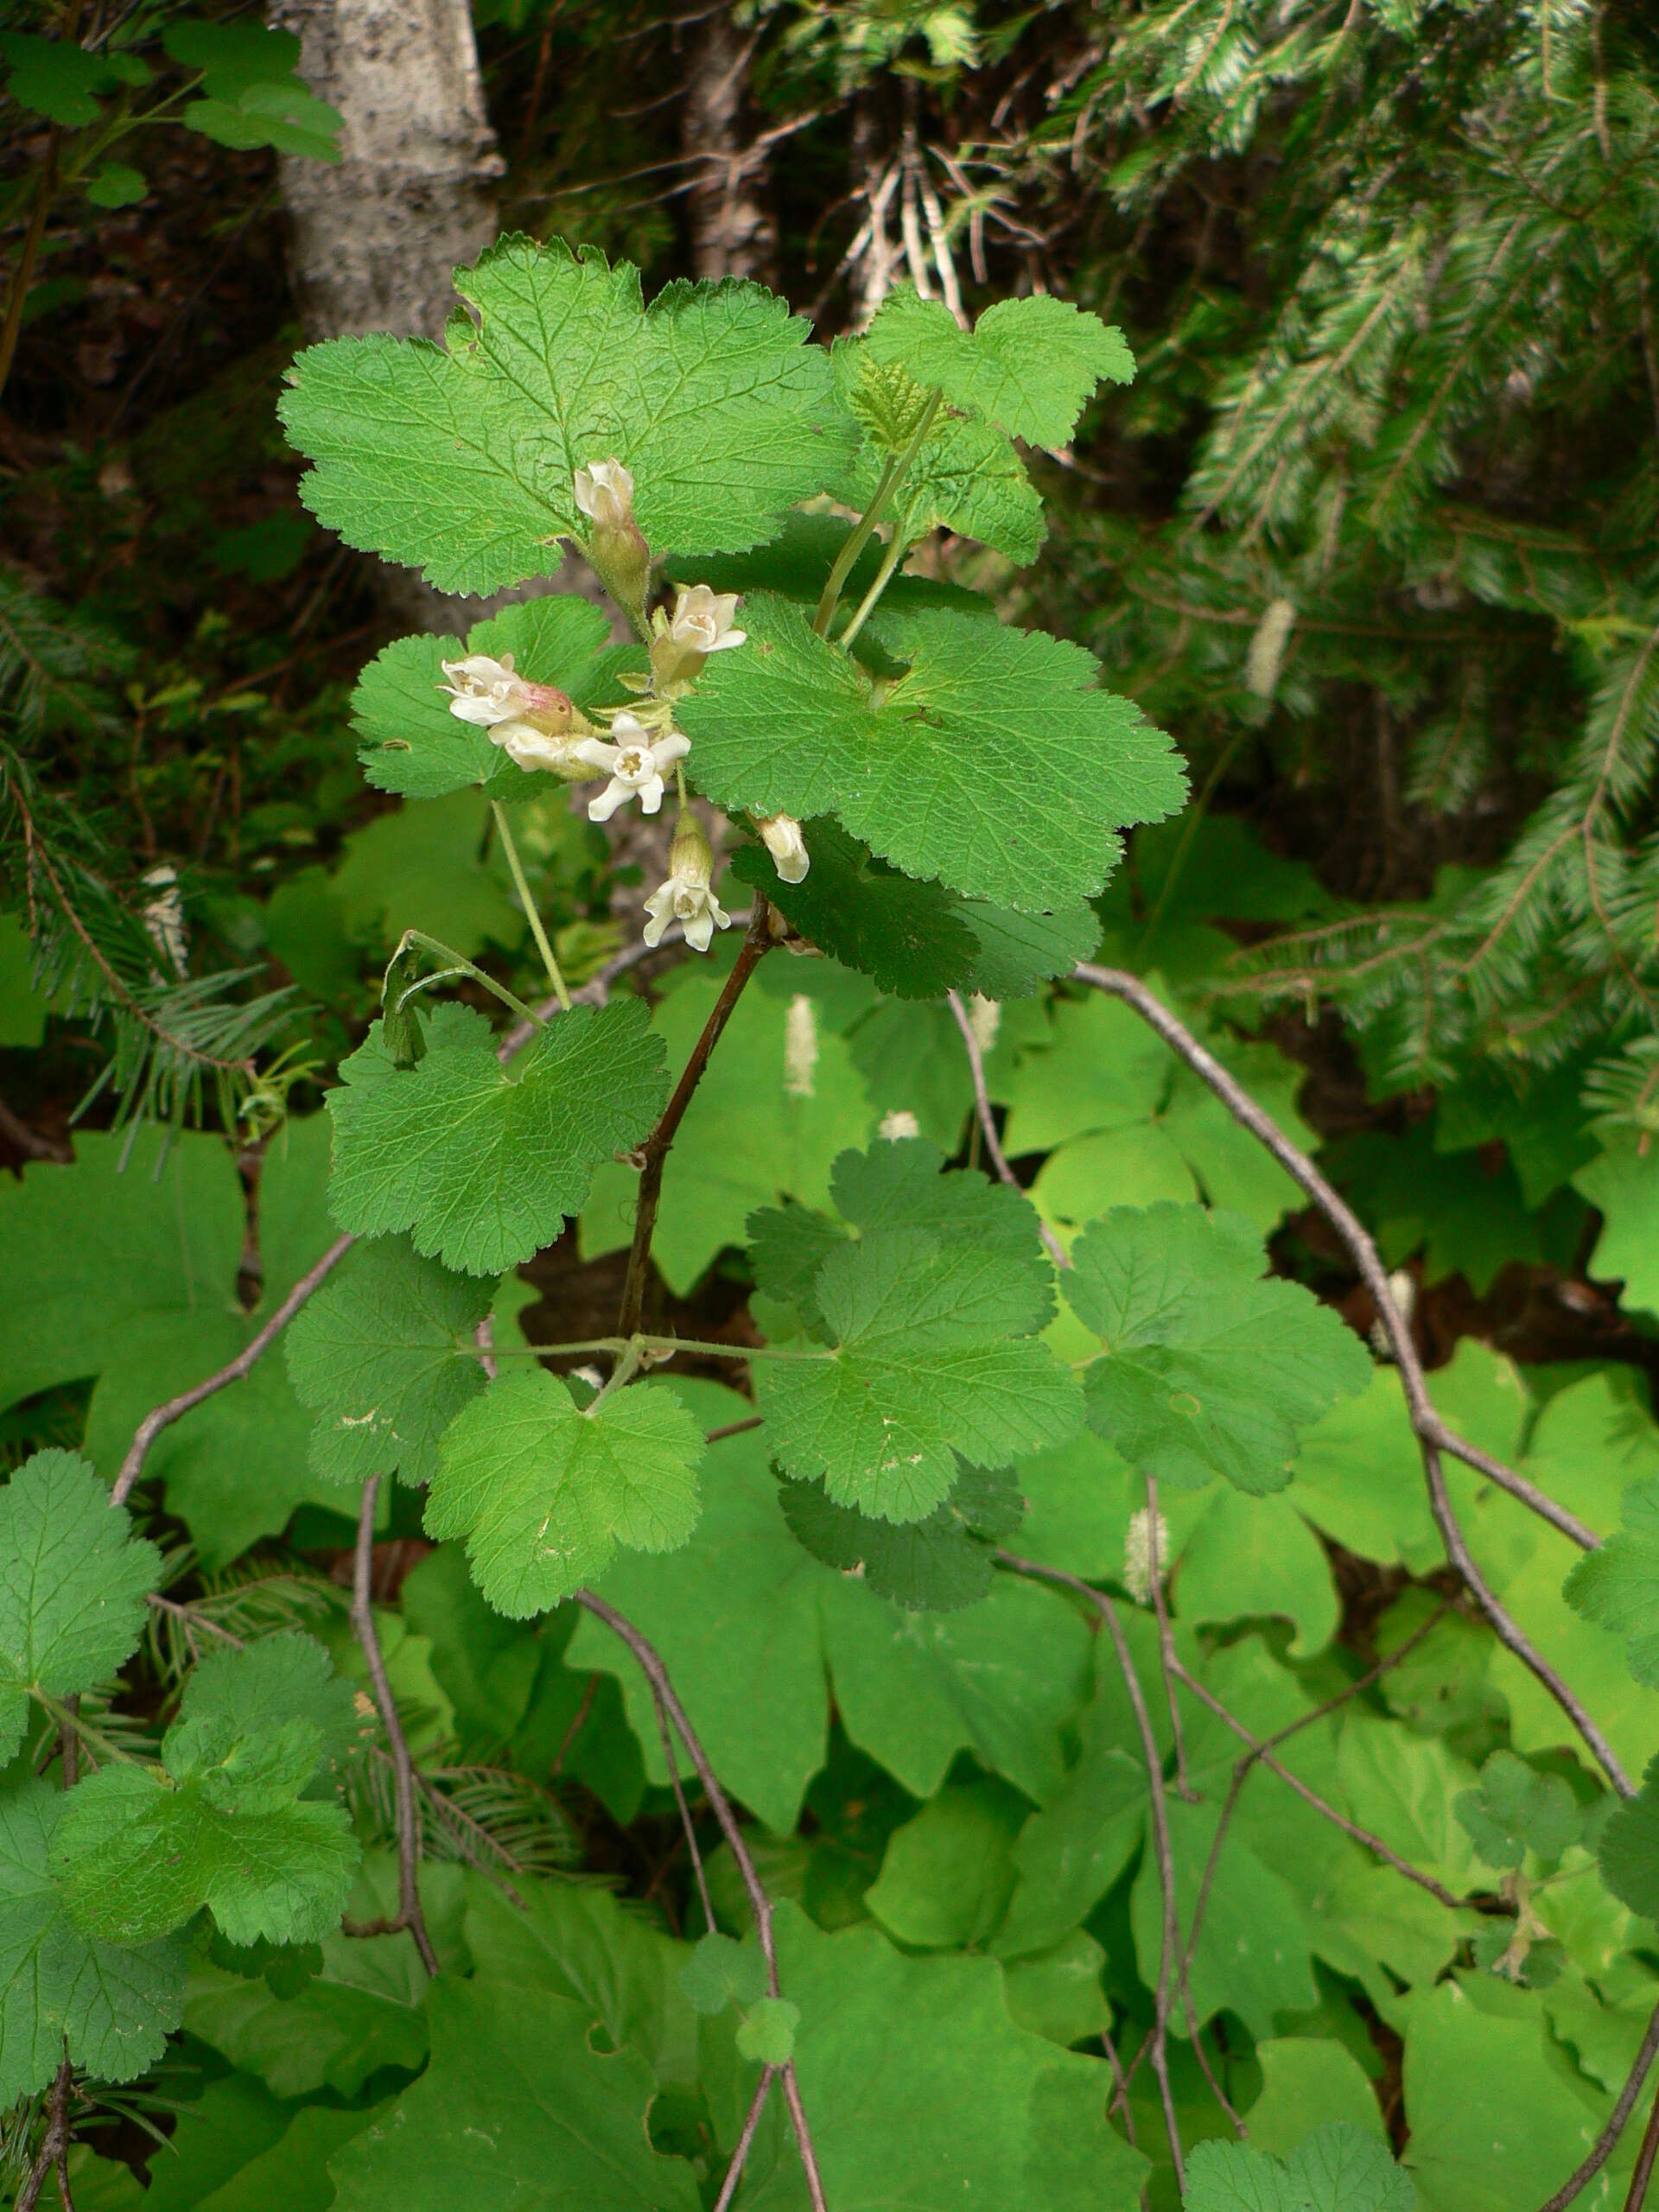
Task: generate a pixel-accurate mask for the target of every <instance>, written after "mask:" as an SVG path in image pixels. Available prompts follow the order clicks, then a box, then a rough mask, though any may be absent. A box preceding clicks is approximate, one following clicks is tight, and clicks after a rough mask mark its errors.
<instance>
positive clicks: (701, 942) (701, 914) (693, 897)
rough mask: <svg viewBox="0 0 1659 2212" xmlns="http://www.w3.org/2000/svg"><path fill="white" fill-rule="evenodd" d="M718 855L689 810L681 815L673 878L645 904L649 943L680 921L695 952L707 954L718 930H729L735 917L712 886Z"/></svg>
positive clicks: (671, 859)
mask: <svg viewBox="0 0 1659 2212" xmlns="http://www.w3.org/2000/svg"><path fill="white" fill-rule="evenodd" d="M714 861H715V856H714V855H713V854H712V853H711V852H710V851H709V840H708V839H707V838H706V837H705V836H703V834H702V824H701V823H699V822H698V820H697V818H696V815H694V814H693V813H692V812H691V811H690V809H689V808H687V809H685V810H683V811H682V813H681V815H680V820H679V826H678V828H677V829H676V830H675V832H674V842H673V843H672V844H671V846H670V847H669V850H668V865H669V878H668V881H667V882H666V883H664V885H663V887H662V888H661V889H660V890H658V891H653V892H652V894H651V896H650V898H649V899H646V901H645V912H646V913H648V914H649V915H650V917H651V919H650V920H649V921H648V922H647V923H646V924H645V931H644V936H645V943H646V944H653V945H654V944H661V943H662V941H663V932H664V930H665V929H666V928H667V927H668V925H669V924H670V923H671V922H678V923H679V925H680V926H681V927H682V929H683V931H684V932H685V941H686V943H687V944H689V945H690V947H691V950H693V951H694V952H707V951H708V950H709V940H710V939H711V938H713V936H714V933H715V931H716V930H723V929H725V928H727V927H728V925H729V924H730V922H731V916H730V915H729V914H728V912H726V910H725V909H724V907H723V906H721V903H720V901H719V899H716V898H715V894H714V892H713V891H712V890H711V889H710V887H709V878H710V875H711V874H712V872H713V869H714Z"/></svg>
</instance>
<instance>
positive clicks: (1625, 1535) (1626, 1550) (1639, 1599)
mask: <svg viewBox="0 0 1659 2212" xmlns="http://www.w3.org/2000/svg"><path fill="white" fill-rule="evenodd" d="M1621 1510H1622V1513H1623V1517H1624V1527H1623V1528H1622V1529H1618V1530H1616V1531H1615V1533H1614V1534H1613V1535H1611V1536H1609V1537H1607V1538H1606V1540H1605V1541H1604V1542H1603V1543H1602V1545H1601V1547H1600V1548H1599V1550H1596V1551H1593V1552H1586V1554H1584V1556H1583V1557H1582V1558H1581V1559H1580V1560H1578V1561H1577V1563H1576V1564H1575V1565H1574V1567H1573V1570H1572V1572H1571V1573H1569V1574H1568V1576H1567V1582H1566V1586H1565V1594H1566V1597H1567V1603H1568V1604H1569V1605H1571V1606H1573V1609H1574V1611H1577V1612H1580V1613H1582V1614H1583V1616H1584V1618H1585V1619H1586V1620H1587V1621H1594V1622H1595V1623H1596V1624H1598V1626H1599V1627H1601V1628H1605V1629H1611V1630H1613V1632H1614V1634H1615V1635H1618V1636H1622V1637H1624V1639H1625V1643H1624V1649H1625V1654H1626V1656H1627V1657H1628V1659H1629V1662H1630V1672H1631V1674H1632V1675H1635V1677H1636V1679H1637V1681H1638V1682H1643V1683H1645V1684H1646V1686H1647V1687H1648V1688H1649V1689H1659V1478H1656V1477H1652V1476H1650V1477H1649V1478H1648V1479H1647V1481H1645V1482H1640V1483H1632V1484H1630V1488H1629V1489H1628V1490H1627V1491H1625V1492H1624V1501H1623V1504H1622V1508H1621Z"/></svg>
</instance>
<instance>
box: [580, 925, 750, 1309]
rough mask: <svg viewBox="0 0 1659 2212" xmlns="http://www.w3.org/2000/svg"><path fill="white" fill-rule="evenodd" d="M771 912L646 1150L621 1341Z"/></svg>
mask: <svg viewBox="0 0 1659 2212" xmlns="http://www.w3.org/2000/svg"><path fill="white" fill-rule="evenodd" d="M769 912H770V910H769V909H768V907H767V906H766V900H765V899H757V900H756V901H755V906H754V912H753V915H752V917H751V918H750V921H749V929H748V935H747V937H746V938H744V940H743V949H742V950H741V952H740V953H739V954H738V956H737V958H736V960H735V961H734V963H733V966H732V972H731V974H730V975H729V976H728V977H727V978H726V983H725V988H723V989H722V991H721V995H720V996H719V997H718V998H717V999H716V1000H715V1004H714V1010H713V1011H712V1013H711V1014H709V1019H708V1020H707V1021H705V1022H704V1024H703V1025H702V1036H701V1037H699V1038H698V1039H697V1041H696V1044H695V1045H694V1046H692V1047H691V1057H690V1059H689V1060H687V1062H686V1064H685V1065H684V1067H683V1069H682V1070H681V1071H680V1079H679V1081H678V1082H677V1084H675V1086H674V1090H673V1094H672V1096H671V1097H670V1099H669V1102H668V1103H667V1105H666V1106H665V1107H664V1109H663V1117H662V1119H661V1121H659V1122H658V1124H657V1126H656V1128H654V1129H653V1130H652V1133H651V1135H649V1136H648V1137H647V1138H646V1139H645V1144H644V1145H643V1147H641V1157H640V1167H639V1205H638V1206H637V1208H636V1210H635V1212H634V1217H633V1243H632V1248H631V1249H630V1250H629V1253H628V1272H627V1275H626V1280H625V1281H624V1282H623V1285H622V1310H621V1312H620V1314H619V1316H618V1317H617V1325H616V1332H617V1334H618V1336H620V1337H631V1336H632V1335H633V1334H634V1333H635V1332H636V1331H637V1330H638V1329H639V1317H640V1315H641V1313H643V1312H644V1311H645V1275H646V1272H647V1270H648V1268H650V1265H651V1240H652V1233H653V1232H654V1230H655V1229H656V1227H657V1208H658V1204H659V1202H660V1200H661V1198H662V1195H663V1168H664V1165H665V1164H666V1162H667V1160H668V1154H669V1150H670V1147H671V1146H672V1144H673V1142H674V1139H675V1136H676V1135H677V1132H678V1129H679V1126H680V1123H681V1122H683V1120H684V1119H685V1115H686V1109H687V1108H688V1107H689V1106H690V1103H691V1101H692V1099H693V1098H694V1097H695V1096H696V1089H697V1085H698V1084H700V1083H701V1082H702V1076H703V1071H704V1069H705V1068H707V1066H708V1065H709V1055H710V1054H711V1053H712V1052H713V1051H714V1049H715V1046H716V1045H717V1044H719V1042H720V1039H721V1033H722V1031H723V1030H724V1029H725V1027H726V1024H727V1023H728V1021H729V1020H731V1018H732V1009H733V1007H735V1006H736V1004H737V1002H738V1001H739V999H740V998H741V997H742V995H743V987H744V985H745V984H746V983H747V982H748V980H749V978H750V976H752V975H753V973H754V971H755V968H756V966H757V965H758V963H760V959H761V957H762V956H763V955H764V954H765V953H766V952H768V951H770V950H771V948H772V938H771V933H770V931H769V930H768V928H767V917H768V913H769Z"/></svg>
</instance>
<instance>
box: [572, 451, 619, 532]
mask: <svg viewBox="0 0 1659 2212" xmlns="http://www.w3.org/2000/svg"><path fill="white" fill-rule="evenodd" d="M575 485H576V505H577V506H578V507H580V509H581V510H582V513H583V514H585V515H586V516H587V517H588V520H589V521H590V522H592V523H594V524H595V525H596V526H597V527H598V528H599V529H601V530H626V528H627V527H628V524H630V523H631V522H632V520H633V475H632V471H631V470H629V469H626V468H625V467H623V466H622V463H621V462H620V461H589V462H588V466H587V467H586V468H579V469H578V470H577V471H576V479H575Z"/></svg>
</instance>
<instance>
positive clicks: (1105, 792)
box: [680, 595, 1185, 912]
mask: <svg viewBox="0 0 1659 2212" xmlns="http://www.w3.org/2000/svg"><path fill="white" fill-rule="evenodd" d="M743 620H744V626H745V628H746V630H747V632H748V640H749V642H748V644H747V645H746V646H745V647H744V648H743V649H742V650H741V652H734V653H721V654H720V655H719V656H718V657H717V658H715V659H714V660H712V661H711V662H710V663H709V666H708V668H707V669H706V670H705V671H704V672H703V674H702V677H701V678H700V679H699V682H698V685H697V689H696V691H695V692H694V693H693V694H692V695H691V696H690V697H688V698H687V699H686V700H685V701H683V703H682V706H681V709H680V723H681V727H682V728H683V730H684V731H685V734H686V735H687V736H688V737H690V740H691V741H692V753H691V760H690V769H691V772H692V773H693V774H694V776H695V778H696V784H697V787H698V789H699V790H701V791H703V792H705V793H706V794H707V795H708V797H709V798H712V799H714V800H715V801H717V802H718V804H721V805H722V806H724V807H726V808H727V809H728V811H732V812H739V811H742V812H753V813H756V814H761V815H766V814H776V813H779V812H780V811H781V812H784V813H788V814H793V815H796V816H798V817H800V818H801V819H802V820H806V819H809V818H810V817H812V816H814V815H818V814H825V813H829V814H834V815H836V817H838V818H839V819H840V821H841V822H842V824H843V826H844V827H845V828H846V829H848V830H849V832H850V833H851V834H852V835H853V836H855V837H858V838H861V839H862V840H863V841H864V842H865V843H866V844H868V846H869V848H870V849H871V850H872V851H873V852H874V853H876V854H879V855H880V856H881V858H883V859H884V860H887V861H892V862H893V864H894V866H895V867H898V868H902V869H903V870H904V871H905V873H906V874H909V875H913V876H919V877H925V878H937V879H938V880H939V881H940V882H941V883H944V884H945V885H946V886H948V887H950V888H952V889H954V890H957V891H960V892H963V893H967V894H969V895H970V896H976V897H981V898H984V899H991V900H994V901H996V902H998V903H1000V904H1001V905H1005V906H1013V907H1015V908H1017V909H1019V910H1020V911H1021V912H1046V911H1047V910H1048V909H1049V908H1051V907H1052V906H1055V905H1056V904H1065V903H1066V902H1070V901H1071V900H1074V899H1084V898H1088V897H1090V896H1092V895H1093V893H1096V892H1097V891H1098V890H1099V889H1100V888H1101V887H1102V885H1103V883H1104V882H1105V880H1106V877H1107V875H1108V874H1109V872H1110V870H1111V869H1112V868H1113V867H1114V866H1115V865H1116V861H1117V859H1118V857H1119V855H1120V853H1121V850H1122V842H1121V840H1120V838H1119V836H1118V835H1117V832H1118V830H1119V829H1121V828H1122V827H1123V826H1124V825H1126V824H1128V823H1133V822H1140V821H1148V820H1154V819H1156V818H1157V817H1160V816H1161V815H1164V814H1166V813H1169V812H1170V811H1172V810H1173V809H1174V808H1176V807H1178V806H1179V804H1180V803H1181V798H1182V794H1183V791H1184V789H1185V785H1184V780H1183V777H1182V773H1181V771H1180V768H1179V766H1178V764H1177V761H1176V759H1175V756H1174V753H1173V749H1172V748H1171V747H1170V744H1169V741H1168V740H1167V738H1166V737H1165V736H1164V734H1163V733H1162V732H1161V731H1158V730H1154V728H1152V727H1151V726H1150V724H1148V723H1147V722H1146V721H1143V720H1142V718H1141V714H1140V712H1139V709H1136V708H1135V707H1134V706H1133V705H1132V704H1130V702H1128V701H1127V700H1123V699H1119V698H1116V697H1114V696H1113V695H1112V694H1111V693H1109V692H1106V691H1102V690H1098V689H1097V688H1096V677H1098V674H1099V666H1098V664H1097V663H1096V661H1095V659H1094V658H1093V656H1092V655H1091V654H1089V653H1087V652H1084V650H1083V649H1082V648H1081V647H1080V646H1077V645H1067V644H1065V643H1064V642H1063V641H1062V640H1060V639H1058V638H1050V637H1046V636H1045V635H1044V634H1043V633H1042V632H1040V631H1020V630H1013V629H1008V628H1005V627H1004V626H1002V625H1001V624H1000V623H999V624H995V625H994V624H991V623H988V622H986V621H983V620H978V619H976V618H972V617H969V616H966V615H962V614H957V613H953V612H947V611H944V610H939V609H925V610H922V611H919V612H917V613H893V614H890V615H889V614H887V613H882V614H880V615H878V616H877V618H876V620H875V621H874V623H873V624H872V625H871V633H872V634H873V635H874V636H876V637H878V638H879V640H880V644H881V645H883V647H884V648H886V649H887V651H888V652H891V653H893V655H894V656H895V657H896V658H899V660H901V661H903V662H905V663H906V664H908V665H907V666H906V670H905V672H904V674H903V675H901V676H900V677H898V678H896V679H895V680H893V682H891V683H887V682H883V683H880V684H876V683H874V682H873V680H872V678H871V677H869V676H868V673H867V672H866V671H864V670H863V669H862V668H861V666H860V665H859V664H858V663H857V662H856V661H854V660H852V659H850V658H848V657H847V656H846V655H845V654H842V653H839V652H836V650H835V648H834V647H833V646H831V645H826V644H825V643H824V641H823V639H821V638H818V637H816V636H814V634H813V632H812V630H811V628H810V625H809V624H808V622H807V620H806V618H805V616H804V614H803V613H801V612H800V610H799V609H798V608H797V607H792V606H791V605H789V604H788V603H787V602H786V601H782V600H779V599H774V598H768V597H764V596H760V595H757V596H756V597H754V598H753V599H752V600H750V601H747V603H746V605H745V607H744V615H743Z"/></svg>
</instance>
